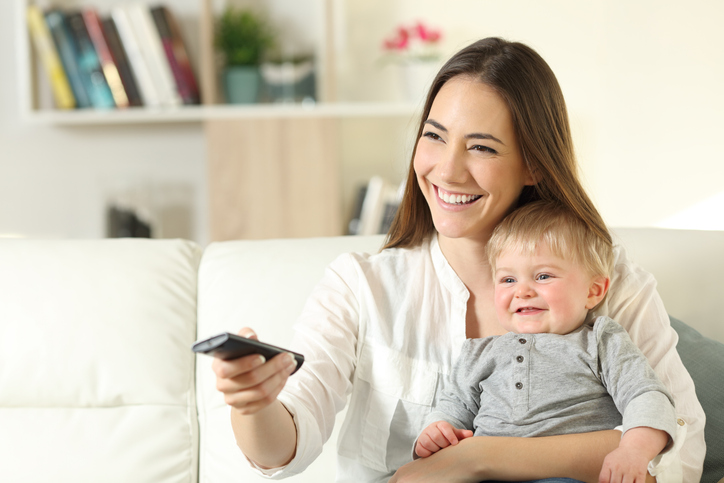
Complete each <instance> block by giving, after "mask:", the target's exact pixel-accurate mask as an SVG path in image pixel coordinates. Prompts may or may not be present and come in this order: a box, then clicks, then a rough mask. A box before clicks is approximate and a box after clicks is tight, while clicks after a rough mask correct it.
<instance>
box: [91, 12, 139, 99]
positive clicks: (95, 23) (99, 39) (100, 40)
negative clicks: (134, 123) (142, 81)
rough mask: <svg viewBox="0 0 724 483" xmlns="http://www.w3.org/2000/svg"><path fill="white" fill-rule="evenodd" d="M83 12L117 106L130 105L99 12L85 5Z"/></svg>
mask: <svg viewBox="0 0 724 483" xmlns="http://www.w3.org/2000/svg"><path fill="white" fill-rule="evenodd" d="M81 14H82V16H83V21H84V22H85V28H86V30H87V31H88V36H89V37H90V41H91V42H92V44H93V47H94V48H95V51H96V54H97V55H98V60H99V61H100V66H101V69H102V70H103V75H104V76H105V78H106V82H107V83H108V87H109V88H110V90H111V94H112V96H113V101H114V102H115V105H116V107H119V108H124V107H128V96H127V95H126V89H125V87H123V82H122V81H121V76H120V74H119V73H118V67H117V66H116V61H115V60H113V56H112V55H111V50H110V48H109V47H108V42H106V37H105V35H104V34H103V26H102V25H101V20H100V17H99V16H98V13H97V12H96V10H95V9H94V8H92V7H84V8H83V9H82V10H81Z"/></svg>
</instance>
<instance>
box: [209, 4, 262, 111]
mask: <svg viewBox="0 0 724 483" xmlns="http://www.w3.org/2000/svg"><path fill="white" fill-rule="evenodd" d="M274 37H275V36H274V32H273V31H272V29H271V27H270V26H269V24H268V23H267V22H266V20H265V19H264V18H263V17H261V16H260V15H259V14H257V13H256V12H254V11H252V10H249V9H242V8H234V7H227V8H226V10H224V12H223V14H222V15H221V17H220V18H219V20H218V22H217V29H216V37H215V39H214V40H215V45H216V48H217V49H218V51H219V52H221V54H222V55H223V60H224V65H225V67H224V71H223V73H222V80H223V86H224V92H225V95H226V101H227V102H229V103H233V104H248V103H254V102H256V101H257V99H258V93H259V85H260V75H259V66H260V65H261V62H262V60H263V58H264V55H265V53H266V51H267V50H268V49H269V48H270V47H272V46H273V45H274V40H275V39H274Z"/></svg>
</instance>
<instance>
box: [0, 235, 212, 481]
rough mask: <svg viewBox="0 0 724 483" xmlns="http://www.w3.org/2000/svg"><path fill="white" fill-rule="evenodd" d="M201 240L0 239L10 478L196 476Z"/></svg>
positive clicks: (3, 421)
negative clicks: (195, 352) (196, 345)
mask: <svg viewBox="0 0 724 483" xmlns="http://www.w3.org/2000/svg"><path fill="white" fill-rule="evenodd" d="M200 256H201V250H200V249H199V247H197V246H196V245H194V244H192V243H190V242H184V241H159V240H97V241H78V240H75V241H31V240H2V241H0V322H1V323H0V428H2V430H1V431H0V455H3V457H2V461H3V462H2V464H0V481H23V482H48V481H54V482H71V481H72V482H76V481H103V482H115V481H117V482H130V481H133V482H149V483H150V482H153V483H158V482H172V481H173V482H179V481H183V482H191V483H193V482H195V481H196V480H197V476H198V475H197V450H198V428H197V419H196V411H195V391H194V358H193V356H192V353H191V351H190V350H189V348H190V346H191V344H192V342H193V340H194V338H195V335H196V280H197V269H198V264H199V260H200Z"/></svg>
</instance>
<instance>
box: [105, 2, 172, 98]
mask: <svg viewBox="0 0 724 483" xmlns="http://www.w3.org/2000/svg"><path fill="white" fill-rule="evenodd" d="M111 18H113V22H114V23H115V26H116V28H117V29H118V36H119V37H120V39H121V43H122V44H123V47H124V48H125V50H126V54H127V55H128V62H129V64H130V65H131V68H132V69H133V73H134V75H135V78H136V81H137V82H138V91H139V92H140V94H141V99H142V100H143V104H144V105H146V106H149V107H158V106H160V105H161V98H160V97H159V93H158V89H157V88H156V85H155V84H154V82H153V79H152V77H151V72H150V71H149V67H148V65H146V59H145V58H144V57H143V54H142V53H141V46H140V45H139V42H138V38H137V37H136V33H135V31H134V29H133V27H132V26H131V20H130V18H129V17H128V12H127V10H126V7H125V6H124V5H118V6H116V7H113V9H112V10H111Z"/></svg>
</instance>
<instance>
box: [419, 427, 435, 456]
mask: <svg viewBox="0 0 724 483" xmlns="http://www.w3.org/2000/svg"><path fill="white" fill-rule="evenodd" d="M438 451H440V446H439V445H438V444H437V443H435V441H433V439H432V438H431V437H430V435H429V434H427V433H425V434H422V435H420V437H419V438H418V439H417V444H416V445H415V453H417V456H419V457H420V458H427V457H428V456H430V455H431V454H433V453H436V452H438Z"/></svg>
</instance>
